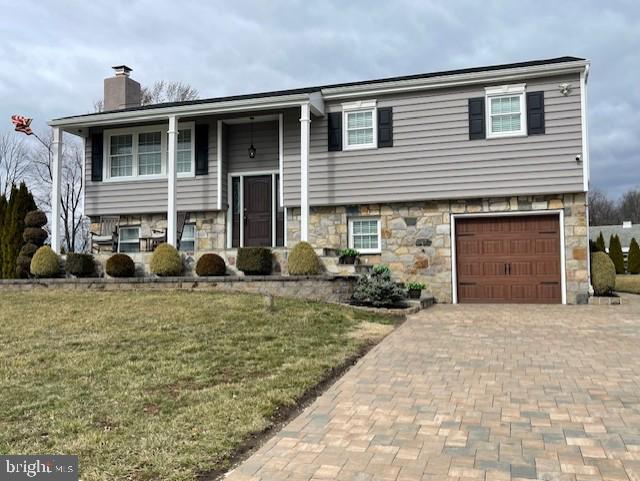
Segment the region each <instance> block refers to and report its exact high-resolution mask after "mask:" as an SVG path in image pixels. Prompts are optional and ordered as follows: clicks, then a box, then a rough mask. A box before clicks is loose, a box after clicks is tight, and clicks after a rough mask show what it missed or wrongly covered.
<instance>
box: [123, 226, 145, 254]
mask: <svg viewBox="0 0 640 481" xmlns="http://www.w3.org/2000/svg"><path fill="white" fill-rule="evenodd" d="M118 252H140V227H120V229H119V231H118Z"/></svg>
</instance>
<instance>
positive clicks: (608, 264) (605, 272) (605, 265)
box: [591, 252, 616, 296]
mask: <svg viewBox="0 0 640 481" xmlns="http://www.w3.org/2000/svg"><path fill="white" fill-rule="evenodd" d="M591 283H592V284H593V292H594V294H595V295H596V296H607V295H609V294H611V292H612V291H613V290H614V289H615V287H616V268H615V266H614V265H613V261H612V260H611V258H610V257H609V256H608V255H607V254H606V253H604V252H596V253H595V254H593V256H591Z"/></svg>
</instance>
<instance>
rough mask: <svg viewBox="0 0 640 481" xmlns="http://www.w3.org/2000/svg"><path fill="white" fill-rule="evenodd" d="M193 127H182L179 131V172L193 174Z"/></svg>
mask: <svg viewBox="0 0 640 481" xmlns="http://www.w3.org/2000/svg"><path fill="white" fill-rule="evenodd" d="M191 132H192V130H191V129H182V130H179V131H178V148H177V151H176V172H178V174H191V173H193V169H192V165H193V162H192V159H191V152H192V150H191V145H192V142H191Z"/></svg>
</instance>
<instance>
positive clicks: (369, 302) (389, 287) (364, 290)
mask: <svg viewBox="0 0 640 481" xmlns="http://www.w3.org/2000/svg"><path fill="white" fill-rule="evenodd" d="M376 267H377V268H378V269H376V268H374V270H373V273H372V274H371V275H365V276H362V277H361V278H360V279H358V283H357V284H356V288H355V291H354V293H353V296H352V298H351V300H352V302H353V303H354V304H361V305H365V306H373V307H393V306H396V305H398V304H399V303H400V302H402V301H403V300H405V299H406V298H407V293H406V291H405V290H404V289H403V288H402V287H401V286H400V285H399V284H398V283H397V282H394V281H393V280H392V279H391V272H390V271H389V269H388V268H386V266H376ZM383 267H385V268H386V269H384V268H383Z"/></svg>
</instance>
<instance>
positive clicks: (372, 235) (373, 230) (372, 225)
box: [349, 217, 380, 254]
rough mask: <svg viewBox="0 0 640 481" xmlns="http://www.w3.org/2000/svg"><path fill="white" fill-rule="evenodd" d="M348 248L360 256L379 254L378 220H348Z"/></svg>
mask: <svg viewBox="0 0 640 481" xmlns="http://www.w3.org/2000/svg"><path fill="white" fill-rule="evenodd" d="M349 247H351V248H352V249H355V250H357V251H359V252H360V253H362V254H376V253H379V252H380V219H372V218H366V217H365V218H360V219H349Z"/></svg>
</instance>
